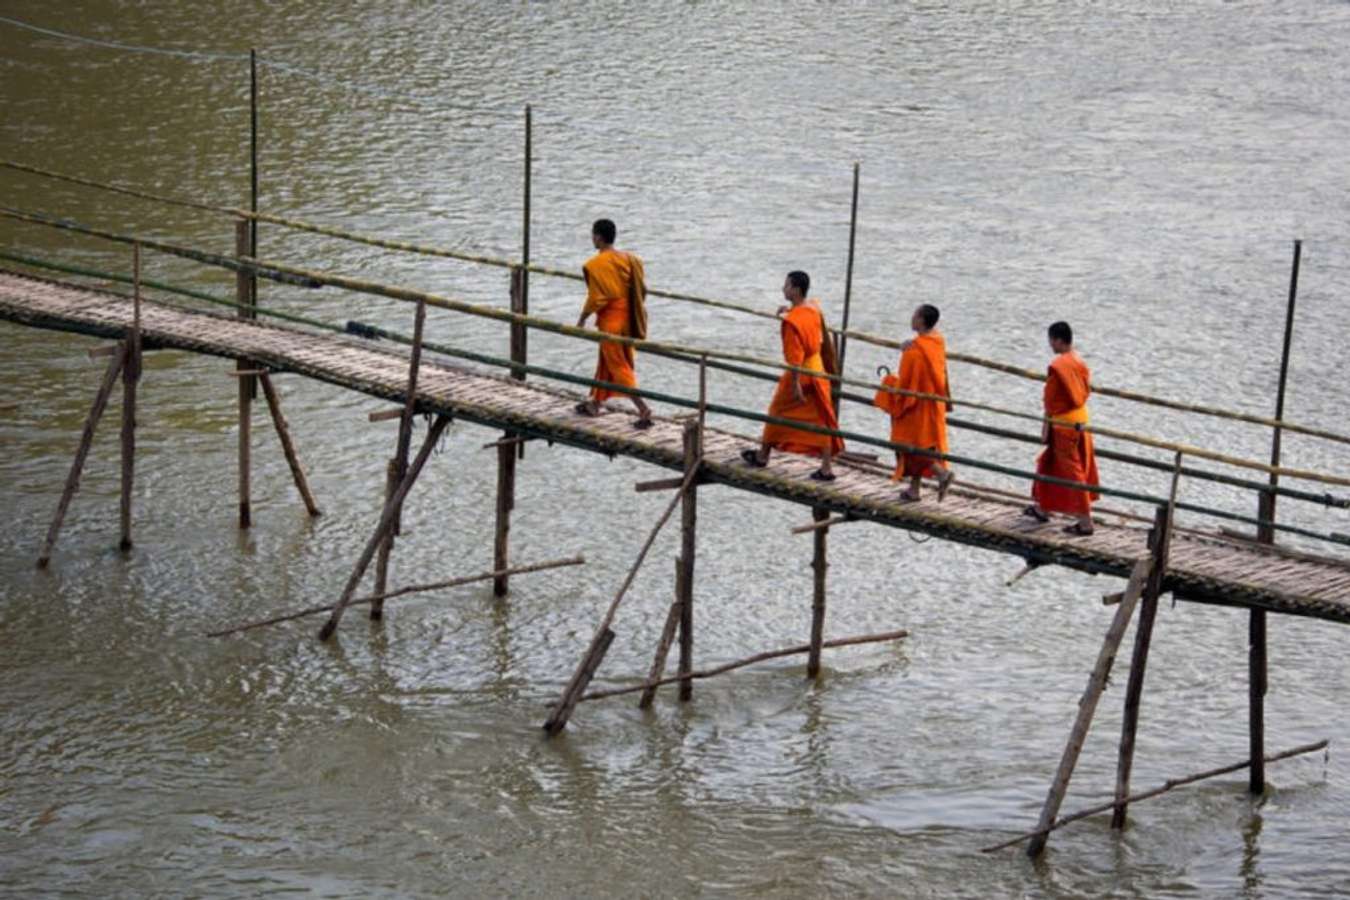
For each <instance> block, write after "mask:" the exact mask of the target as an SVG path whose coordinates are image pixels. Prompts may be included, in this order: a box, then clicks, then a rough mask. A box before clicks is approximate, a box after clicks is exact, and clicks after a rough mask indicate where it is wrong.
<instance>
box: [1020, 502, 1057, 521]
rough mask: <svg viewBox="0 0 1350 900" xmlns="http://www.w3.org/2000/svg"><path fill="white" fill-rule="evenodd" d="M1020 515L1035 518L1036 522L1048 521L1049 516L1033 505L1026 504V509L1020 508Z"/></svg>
mask: <svg viewBox="0 0 1350 900" xmlns="http://www.w3.org/2000/svg"><path fill="white" fill-rule="evenodd" d="M1022 515H1024V516H1026V517H1027V518H1028V519H1035V520H1036V521H1037V522H1049V521H1050V517H1049V516H1047V515H1046V514H1045V513H1043V512H1041V511H1040V510H1039V509H1037V508H1036V507H1035V505H1032V506H1028V507H1027V508H1026V509H1024V510H1022Z"/></svg>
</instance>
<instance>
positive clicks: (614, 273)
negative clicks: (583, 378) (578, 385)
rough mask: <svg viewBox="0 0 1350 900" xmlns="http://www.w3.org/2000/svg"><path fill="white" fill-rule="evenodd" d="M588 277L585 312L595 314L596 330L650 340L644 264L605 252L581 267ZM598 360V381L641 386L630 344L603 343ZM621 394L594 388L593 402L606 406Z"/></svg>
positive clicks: (633, 351)
mask: <svg viewBox="0 0 1350 900" xmlns="http://www.w3.org/2000/svg"><path fill="white" fill-rule="evenodd" d="M581 272H582V275H584V276H585V278H586V305H585V307H584V308H583V310H582V311H583V313H585V314H587V315H589V314H590V313H595V327H596V328H597V329H599V330H600V331H603V332H605V333H606V334H617V335H622V336H624V337H644V338H645V337H646V331H647V316H646V310H645V309H644V308H643V294H644V293H645V290H644V286H643V284H642V280H643V272H642V261H641V260H640V259H638V257H636V256H634V255H633V254H631V253H621V252H619V251H618V250H615V249H614V248H612V247H611V248H608V249H606V250H602V251H600V252H599V253H597V254H595V256H592V257H591V258H590V259H588V260H587V261H586V264H585V265H584V266H582V268H581ZM598 347H599V352H598V353H597V355H596V361H595V380H596V381H608V382H610V383H611V384H619V385H623V386H624V387H630V388H635V387H637V371H636V369H635V368H634V366H635V364H636V362H637V352H636V351H635V350H634V349H633V348H632V346H630V345H628V344H618V343H614V342H613V341H602V342H600V344H599V345H598ZM614 396H627V395H620V394H618V393H617V392H616V391H612V390H608V389H607V388H602V387H598V386H597V387H592V388H591V399H592V400H594V401H595V402H596V403H603V402H604V401H605V400H608V399H609V398H610V397H614Z"/></svg>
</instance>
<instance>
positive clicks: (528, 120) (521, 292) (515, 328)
mask: <svg viewBox="0 0 1350 900" xmlns="http://www.w3.org/2000/svg"><path fill="white" fill-rule="evenodd" d="M533 167H534V116H533V112H532V110H531V109H530V105H529V104H528V103H527V104H525V187H524V202H523V203H522V210H521V236H520V287H519V289H518V290H517V292H516V297H518V298H519V300H518V303H519V305H517V304H516V303H513V304H512V306H511V310H512V312H517V313H520V314H521V315H529V312H530V173H531V170H532V169H533ZM517 332H518V334H517ZM528 336H529V331H528V330H527V329H526V328H525V326H524V325H516V324H514V323H513V325H512V337H513V339H514V340H516V341H518V342H519V347H520V359H519V360H518V362H521V363H525V362H527V361H528V356H529V353H528V348H529V341H528ZM513 360H514V357H513ZM515 377H516V379H517V380H519V381H524V380H525V372H524V370H521V371H520V372H519V374H517V375H516V376H515ZM516 458H517V459H524V458H525V442H524V441H521V442H520V443H519V444H517V445H516Z"/></svg>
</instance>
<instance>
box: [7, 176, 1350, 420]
mask: <svg viewBox="0 0 1350 900" xmlns="http://www.w3.org/2000/svg"><path fill="white" fill-rule="evenodd" d="M0 166H3V167H5V168H10V169H14V170H16V171H21V172H27V173H29V174H33V175H38V176H41V177H45V178H51V179H55V180H60V181H65V182H68V183H72V184H79V185H83V186H86V187H92V188H96V189H100V190H106V191H110V192H114V193H119V194H122V195H124V196H131V197H137V198H140V199H145V200H151V201H155V202H160V203H165V204H170V205H176V206H181V207H185V208H190V209H197V210H202V211H208V212H215V213H219V214H221V215H229V216H242V217H244V218H248V219H251V220H253V221H257V222H267V223H269V224H274V225H280V226H282V227H285V228H291V229H293V230H297V231H305V232H308V233H310V234H318V235H323V236H326V237H334V238H338V239H341V240H347V241H351V242H353V243H360V244H364V245H366V246H372V247H379V248H382V249H387V250H395V251H399V252H407V253H415V254H418V255H422V256H432V257H442V258H449V259H457V260H460V261H462V262H469V263H475V264H479V265H489V266H494V267H498V268H507V269H510V268H521V269H524V270H525V271H529V272H535V273H538V274H540V275H548V276H551V277H556V278H566V279H569V280H573V281H580V280H582V276H581V275H580V274H579V273H578V272H574V271H571V270H566V269H557V268H550V267H548V266H541V265H533V264H530V263H529V261H528V259H526V260H523V261H516V260H510V259H503V258H499V257H492V256H485V255H482V254H473V253H465V252H463V251H458V250H450V249H448V248H444V247H434V246H429V245H426V244H418V243H413V242H407V241H393V240H388V239H384V238H378V237H375V236H373V235H367V234H361V233H358V232H353V231H349V230H344V229H340V228H335V227H331V226H324V225H317V224H314V223H311V222H304V221H301V220H298V219H291V218H287V217H284V216H277V215H271V214H267V213H260V212H258V211H256V210H245V209H240V208H237V207H230V206H218V205H213V204H207V203H199V202H194V201H190V200H184V199H181V198H171V197H167V196H164V195H159V194H152V193H149V192H145V191H136V190H132V189H129V188H125V187H121V186H117V185H112V184H108V183H105V182H98V181H93V180H90V179H84V178H79V177H76V176H71V175H66V174H63V173H57V172H53V171H50V170H47V169H41V168H38V167H36V166H30V165H25V164H23V163H18V162H15V161H12V160H0ZM647 293H648V294H649V295H650V296H653V297H662V298H665V299H671V300H680V301H684V302H690V303H696V304H699V305H702V306H708V307H711V308H715V309H724V310H728V311H732V312H737V313H741V314H744V315H750V316H755V317H758V318H764V319H775V318H777V316H776V315H775V314H774V313H770V312H767V311H765V310H760V309H756V308H754V307H751V306H746V305H744V304H740V303H733V302H730V301H726V300H717V299H713V298H710V297H702V296H698V295H695V294H688V293H681V292H677V291H666V290H659V289H656V288H649V289H648V291H647ZM846 324H847V323H845V325H846ZM830 330H831V331H832V332H833V333H834V334H836V335H837V336H838V337H840V338H845V339H847V338H852V339H854V340H857V341H861V342H863V343H867V344H872V345H874V346H877V347H885V348H888V349H893V350H899V349H900V347H901V342H900V341H897V340H894V339H891V338H885V337H882V336H880V335H876V334H871V333H869V332H864V331H854V330H849V329H847V328H846V327H845V328H841V329H830ZM947 358H948V359H950V360H952V361H955V362H963V363H967V364H969V365H975V366H979V367H981V368H986V369H989V370H991V371H996V372H1001V373H1003V374H1007V375H1013V376H1016V377H1018V378H1025V379H1028V380H1031V381H1045V374H1044V373H1043V372H1039V371H1036V370H1034V369H1028V368H1025V367H1023V366H1017V365H1012V364H1009V363H1003V362H998V361H996V360H990V359H985V358H982V357H979V356H975V355H972V354H968V353H960V352H956V351H949V352H948V354H947ZM1093 392H1094V393H1096V394H1099V395H1101V396H1106V397H1115V398H1117V399H1122V400H1128V401H1131V402H1135V403H1142V404H1145V405H1150V406H1159V407H1163V408H1166V409H1172V410H1176V411H1179V412H1188V413H1194V414H1198V415H1205V416H1211V417H1215V418H1221V419H1228V420H1230V421H1237V422H1244V423H1248V424H1253V425H1261V426H1264V427H1268V428H1282V429H1283V430H1285V431H1290V432H1297V433H1300V434H1307V435H1310V436H1313V437H1319V438H1323V439H1325V440H1331V441H1335V442H1338V443H1345V444H1350V435H1343V434H1338V433H1336V432H1332V431H1328V430H1326V429H1321V428H1314V427H1311V426H1305V425H1300V424H1296V423H1290V422H1284V421H1282V420H1280V419H1279V418H1270V417H1267V416H1258V415H1253V414H1250V413H1243V412H1239V411H1236V410H1228V409H1223V408H1220V407H1215V406H1209V405H1206V404H1201V403H1188V402H1183V401H1178V400H1170V399H1167V398H1163V397H1156V396H1153V395H1150V394H1145V393H1142V392H1139V391H1131V390H1126V389H1123V388H1114V387H1110V386H1106V385H1094V386H1093Z"/></svg>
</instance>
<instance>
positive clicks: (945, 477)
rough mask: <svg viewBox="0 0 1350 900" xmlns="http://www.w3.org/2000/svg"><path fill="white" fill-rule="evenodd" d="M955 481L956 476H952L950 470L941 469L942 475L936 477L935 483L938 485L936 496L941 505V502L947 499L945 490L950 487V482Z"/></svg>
mask: <svg viewBox="0 0 1350 900" xmlns="http://www.w3.org/2000/svg"><path fill="white" fill-rule="evenodd" d="M955 480H956V476H955V475H953V474H952V470H951V469H943V470H942V474H941V475H939V476H938V480H937V483H938V485H937V494H938V502H939V503H941V502H942V501H943V500H945V499H947V489H948V488H949V487H951V486H952V482H953V481H955Z"/></svg>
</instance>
